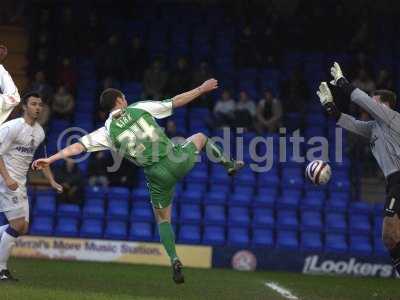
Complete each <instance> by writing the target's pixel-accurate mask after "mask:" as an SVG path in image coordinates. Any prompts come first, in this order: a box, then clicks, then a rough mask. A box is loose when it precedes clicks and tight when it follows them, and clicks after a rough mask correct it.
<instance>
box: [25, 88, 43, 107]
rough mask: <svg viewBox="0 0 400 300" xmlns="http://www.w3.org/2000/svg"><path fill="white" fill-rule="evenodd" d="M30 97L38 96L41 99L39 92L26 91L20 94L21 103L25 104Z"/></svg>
mask: <svg viewBox="0 0 400 300" xmlns="http://www.w3.org/2000/svg"><path fill="white" fill-rule="evenodd" d="M30 97H35V98H40V99H42V95H40V93H39V92H36V91H33V92H27V93H25V94H23V95H22V98H21V102H22V104H23V105H27V104H28V100H29V98H30Z"/></svg>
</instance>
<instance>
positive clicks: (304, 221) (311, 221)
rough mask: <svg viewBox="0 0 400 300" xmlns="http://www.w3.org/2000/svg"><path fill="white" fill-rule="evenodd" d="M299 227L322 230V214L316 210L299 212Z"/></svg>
mask: <svg viewBox="0 0 400 300" xmlns="http://www.w3.org/2000/svg"><path fill="white" fill-rule="evenodd" d="M301 229H302V230H314V231H320V230H322V216H321V213H319V212H316V211H302V212H301Z"/></svg>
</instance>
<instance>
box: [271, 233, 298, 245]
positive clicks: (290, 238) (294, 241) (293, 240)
mask: <svg viewBox="0 0 400 300" xmlns="http://www.w3.org/2000/svg"><path fill="white" fill-rule="evenodd" d="M276 246H277V248H279V249H291V250H296V249H298V247H299V241H298V238H297V231H292V230H278V231H277V238H276Z"/></svg>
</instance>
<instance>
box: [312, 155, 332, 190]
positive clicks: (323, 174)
mask: <svg viewBox="0 0 400 300" xmlns="http://www.w3.org/2000/svg"><path fill="white" fill-rule="evenodd" d="M331 174H332V171H331V167H330V166H329V165H328V163H326V162H324V161H323V160H313V161H312V162H310V163H309V164H308V166H307V168H306V174H305V175H306V177H307V178H308V179H309V180H310V181H311V182H312V183H313V184H315V185H324V184H327V183H328V181H329V179H331Z"/></svg>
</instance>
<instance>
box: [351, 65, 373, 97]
mask: <svg viewBox="0 0 400 300" xmlns="http://www.w3.org/2000/svg"><path fill="white" fill-rule="evenodd" d="M352 83H353V85H354V86H355V87H357V88H359V89H361V90H363V91H364V92H366V93H370V92H372V91H374V90H375V83H374V81H373V80H372V79H371V77H370V75H369V73H368V72H367V70H365V69H360V70H359V72H358V76H357V77H356V78H355V79H354V80H353V82H352Z"/></svg>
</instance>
